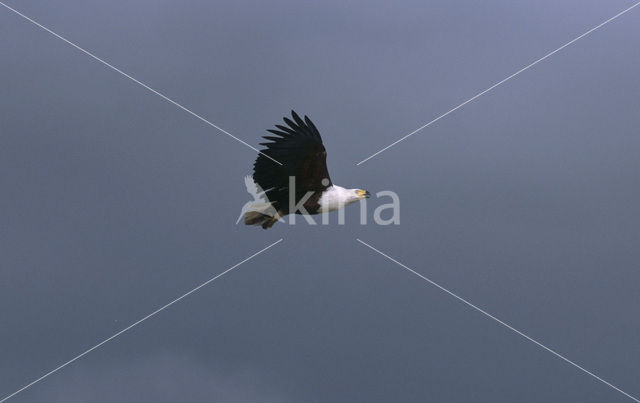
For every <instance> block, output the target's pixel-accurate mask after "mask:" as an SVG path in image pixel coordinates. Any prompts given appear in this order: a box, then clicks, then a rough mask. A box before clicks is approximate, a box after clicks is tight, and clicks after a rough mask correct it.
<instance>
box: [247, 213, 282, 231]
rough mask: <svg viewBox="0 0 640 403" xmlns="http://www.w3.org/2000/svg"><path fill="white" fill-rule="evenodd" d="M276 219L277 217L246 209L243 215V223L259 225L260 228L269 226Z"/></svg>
mask: <svg viewBox="0 0 640 403" xmlns="http://www.w3.org/2000/svg"><path fill="white" fill-rule="evenodd" d="M276 221H278V218H277V217H272V216H270V215H267V214H263V213H260V212H258V211H247V212H246V214H245V215H244V223H245V224H246V225H261V226H262V228H264V229H267V228H271V227H272V226H273V224H275V223H276Z"/></svg>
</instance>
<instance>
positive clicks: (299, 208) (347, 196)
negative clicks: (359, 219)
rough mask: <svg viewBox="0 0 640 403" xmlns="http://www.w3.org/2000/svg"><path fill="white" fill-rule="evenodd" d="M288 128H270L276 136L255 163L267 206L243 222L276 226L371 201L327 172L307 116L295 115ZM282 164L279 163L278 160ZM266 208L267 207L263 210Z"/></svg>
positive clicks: (256, 178) (318, 139)
mask: <svg viewBox="0 0 640 403" xmlns="http://www.w3.org/2000/svg"><path fill="white" fill-rule="evenodd" d="M291 117H292V118H293V120H291V119H289V118H287V117H285V118H284V122H285V123H286V126H283V125H275V126H276V127H277V128H278V130H275V129H269V130H267V131H268V132H270V133H273V134H275V135H276V136H277V137H275V136H263V137H264V138H265V139H266V140H269V142H268V143H260V145H263V146H266V149H263V150H261V151H260V153H259V154H258V158H257V159H256V162H255V163H254V164H253V181H254V182H255V184H256V185H257V187H258V188H259V189H264V190H263V191H262V192H261V193H260V197H261V198H262V199H263V200H264V201H265V204H256V206H260V205H262V207H257V208H251V209H249V211H247V212H246V213H245V216H244V223H245V224H247V225H261V226H262V228H264V229H267V228H271V227H272V226H273V224H275V223H276V221H278V220H279V219H280V218H281V217H284V216H286V215H288V214H293V213H295V214H319V213H325V212H329V211H334V210H339V209H341V208H343V207H344V206H346V205H347V204H351V203H354V202H356V201H358V200H360V199H363V198H367V197H369V196H370V193H369V192H367V191H366V190H362V189H346V188H343V187H341V186H338V185H334V184H333V183H332V182H331V178H329V171H328V170H327V152H326V150H325V148H324V145H323V144H322V138H321V137H320V133H319V132H318V129H317V128H316V126H315V125H314V124H313V122H312V121H311V119H309V118H308V117H307V116H305V117H304V120H303V119H302V118H300V116H298V114H297V113H296V112H294V111H291ZM274 160H275V161H274ZM276 161H277V162H276ZM265 205H266V207H264V206H265Z"/></svg>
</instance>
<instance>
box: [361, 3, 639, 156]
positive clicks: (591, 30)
mask: <svg viewBox="0 0 640 403" xmlns="http://www.w3.org/2000/svg"><path fill="white" fill-rule="evenodd" d="M638 5H640V1H639V2H637V3H635V4H634V5H632V6H631V7H629V8H627V9H626V10H623V11H621V12H619V13H618V14H616V15H614V16H613V17H611V18H609V19H608V20H606V21H605V22H603V23H601V24H598V25H596V26H595V27H593V28H591V29H590V30H588V31H587V32H585V33H583V34H582V35H580V36H578V37H576V38H574V39H572V40H570V41H569V42H567V43H565V44H564V45H562V46H560V47H559V48H558V49H556V50H554V51H553V52H550V53H547V54H546V55H544V56H542V57H541V58H539V59H538V60H536V61H535V62H533V63H531V64H528V65H527V66H525V67H523V68H521V69H520V70H518V71H516V72H515V73H513V74H511V75H510V76H509V77H507V78H505V79H503V80H501V81H498V82H497V83H495V84H493V85H492V86H491V87H489V88H487V89H486V90H484V91H482V92H479V93H477V94H476V95H474V96H473V97H471V98H469V99H467V100H466V101H464V102H463V103H461V104H460V105H458V106H456V107H455V108H453V109H451V110H449V111H448V112H445V113H443V114H442V115H440V116H438V117H437V118H435V119H433V120H432V121H430V122H428V123H426V124H424V125H422V126H420V127H418V128H417V129H416V130H414V131H412V132H411V133H409V134H407V135H406V136H404V137H401V138H399V139H398V140H396V141H394V142H393V143H391V144H389V145H388V146H386V147H384V148H382V149H380V150H378V151H377V152H375V153H373V154H371V155H370V156H368V157H367V158H365V159H363V160H362V161H360V162H358V163H357V164H356V165H360V164H362V163H364V162H366V161H368V160H370V159H371V158H373V157H375V156H376V155H378V154H380V153H381V152H383V151H386V150H388V149H389V148H391V147H393V146H395V145H396V144H398V143H399V142H401V141H403V140H406V139H407V138H409V137H411V136H413V135H414V134H416V133H418V132H419V131H420V130H422V129H424V128H426V127H428V126H430V125H431V124H433V123H435V122H437V121H438V120H440V119H442V118H443V117H445V116H447V115H449V114H450V113H452V112H455V111H456V110H458V109H460V108H462V107H463V106H465V105H466V104H468V103H469V102H471V101H473V100H474V99H476V98H478V97H481V96H482V95H484V94H486V93H487V92H489V91H491V90H492V89H494V88H496V87H497V86H499V85H500V84H503V83H505V82H507V81H509V80H510V79H512V78H513V77H515V76H517V75H518V74H520V73H522V72H523V71H525V70H528V69H529V68H531V67H533V66H535V65H536V64H538V63H540V62H541V61H543V60H544V59H546V58H548V57H550V56H552V55H553V54H555V53H557V52H559V51H561V50H562V49H564V48H566V47H567V46H569V45H571V44H572V43H574V42H576V41H578V40H580V39H582V38H584V37H585V36H587V35H589V34H590V33H592V32H593V31H595V30H596V29H598V28H600V27H602V26H603V25H605V24H608V23H610V22H611V21H613V20H615V19H616V18H618V17H620V16H621V15H623V14H625V13H626V12H628V11H630V10H631V9H633V8H635V7H636V6H638Z"/></svg>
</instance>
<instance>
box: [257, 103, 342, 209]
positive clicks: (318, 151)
mask: <svg viewBox="0 0 640 403" xmlns="http://www.w3.org/2000/svg"><path fill="white" fill-rule="evenodd" d="M291 117H292V118H293V121H292V120H291V119H289V118H286V117H285V118H284V122H285V123H286V124H287V126H282V125H276V127H277V128H278V130H274V129H272V130H268V131H269V132H271V133H273V134H275V135H276V136H278V137H275V136H264V138H265V139H267V140H270V142H268V143H260V145H264V146H266V147H267V148H266V149H264V150H261V151H260V152H261V153H262V154H259V155H258V158H257V159H256V162H255V163H254V164H253V179H254V180H255V182H256V183H257V184H258V185H259V186H260V187H261V188H262V189H268V191H267V192H266V193H267V196H268V197H269V200H271V201H282V200H288V189H289V177H290V176H295V178H296V199H298V198H300V197H302V196H303V195H304V194H305V193H306V192H308V191H317V192H322V191H324V190H325V189H326V188H328V187H329V186H331V178H330V177H329V171H328V170H327V152H326V150H325V148H324V145H323V144H322V138H321V137H320V133H319V132H318V129H316V126H315V125H314V124H313V122H311V119H309V118H308V117H307V116H305V117H304V120H302V119H301V118H300V116H298V114H297V113H295V112H294V111H291ZM263 154H266V155H267V156H269V157H271V158H273V159H275V160H276V161H278V162H280V163H281V164H282V165H279V164H277V163H275V162H274V161H272V160H270V159H269V158H267V157H266V156H265V155H263ZM283 198H284V199H283Z"/></svg>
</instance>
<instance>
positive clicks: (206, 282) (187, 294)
mask: <svg viewBox="0 0 640 403" xmlns="http://www.w3.org/2000/svg"><path fill="white" fill-rule="evenodd" d="M280 242H282V238H280V239H279V240H277V241H276V242H274V243H272V244H271V245H269V246H267V247H266V248H264V249H261V250H259V251H258V252H256V253H254V254H253V255H251V256H249V257H248V258H246V259H244V260H243V261H241V262H239V263H236V264H234V265H233V266H231V267H229V268H228V269H227V270H225V271H223V272H222V273H220V274H218V275H216V276H215V277H213V278H211V279H209V280H207V281H205V282H204V283H202V284H200V285H199V286H197V287H196V288H194V289H192V290H191V291H189V292H187V293H185V294H182V295H181V296H180V297H178V298H176V299H174V300H173V301H171V302H169V303H168V304H166V305H163V306H162V307H160V308H158V309H156V310H155V311H153V312H151V313H150V314H148V315H147V316H145V317H144V318H142V319H140V320H138V321H136V322H134V323H132V324H131V325H129V326H127V327H125V328H124V329H122V330H120V331H119V332H118V333H116V334H114V335H112V336H110V337H107V338H106V339H104V340H103V341H101V342H100V343H98V344H96V345H95V346H93V347H91V348H90V349H88V350H86V351H85V352H83V353H81V354H78V355H77V356H75V357H73V358H72V359H70V360H69V361H67V362H65V363H64V364H62V365H60V366H58V367H56V368H54V369H52V370H51V371H49V372H47V373H46V374H44V375H42V376H41V377H40V378H38V379H36V380H34V381H33V382H31V383H28V384H26V385H24V386H23V387H21V388H20V389H18V390H16V391H15V392H13V393H12V394H10V395H8V396H5V397H4V398H3V399H2V400H0V403H2V402H4V401H6V400H9V399H11V398H12V397H13V396H15V395H17V394H18V393H20V392H22V391H23V390H25V389H27V388H29V387H31V386H33V385H35V384H36V383H38V382H40V381H41V380H43V379H45V378H46V377H48V376H49V375H51V374H54V373H55V372H58V371H59V370H61V369H62V368H64V367H66V366H67V365H69V364H71V363H72V362H74V361H76V360H77V359H79V358H82V357H84V356H85V355H87V354H89V353H90V352H92V351H93V350H95V349H96V348H98V347H100V346H102V345H103V344H105V343H107V342H109V341H111V340H113V339H115V338H116V337H118V336H120V335H121V334H122V333H124V332H126V331H127V330H129V329H131V328H133V327H135V326H137V325H139V324H140V323H142V322H144V321H145V320H147V319H149V318H150V317H152V316H154V315H155V314H157V313H159V312H161V311H163V310H164V309H166V308H168V307H170V306H171V305H173V304H175V303H176V302H178V301H180V300H181V299H183V298H185V297H187V296H189V295H191V294H193V293H194V292H196V291H198V290H199V289H201V288H202V287H204V286H206V285H207V284H209V283H211V282H213V281H215V280H217V279H218V278H220V277H222V276H224V275H225V274H227V273H229V272H230V271H231V270H233V269H235V268H236V267H238V266H240V265H241V264H243V263H245V262H247V261H249V260H251V259H253V258H254V257H256V256H258V255H259V254H261V253H262V252H264V251H266V250H267V249H269V248H271V247H272V246H275V245H277V244H278V243H280Z"/></svg>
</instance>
